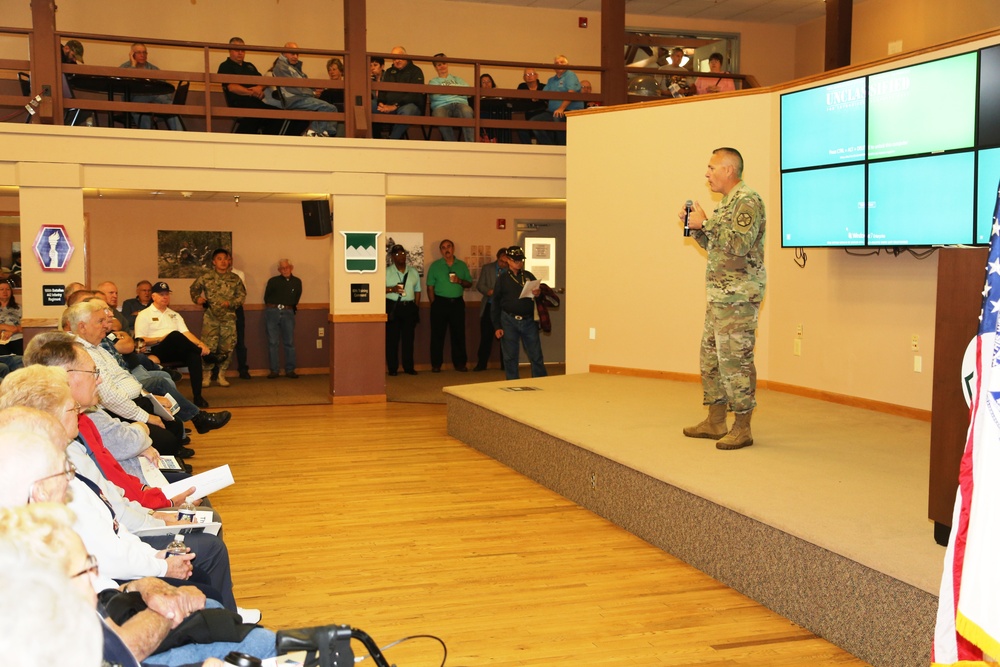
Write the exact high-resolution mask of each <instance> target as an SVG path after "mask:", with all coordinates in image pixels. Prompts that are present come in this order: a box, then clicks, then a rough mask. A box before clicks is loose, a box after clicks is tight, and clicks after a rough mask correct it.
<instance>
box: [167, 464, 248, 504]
mask: <svg viewBox="0 0 1000 667" xmlns="http://www.w3.org/2000/svg"><path fill="white" fill-rule="evenodd" d="M234 483H235V480H234V479H233V472H232V471H231V470H230V469H229V464H226V465H224V466H219V467H218V468H212V469H211V470H207V471H205V472H202V473H198V474H197V475H192V476H191V477H186V478H184V479H182V480H180V481H179V482H174V483H173V484H168V485H167V486H165V487H163V494H164V495H165V496H166V497H167V498H173V497H174V496H178V495H180V494H182V493H184V492H185V491H187V490H188V489H190V488H191V487H192V486H193V487H195V488H194V493H192V494H191V496H190V498H191V499H192V500H198V499H199V498H204V497H205V496H207V495H208V494H210V493H215V492H216V491H218V490H219V489H224V488H226V487H227V486H229V485H230V484H234Z"/></svg>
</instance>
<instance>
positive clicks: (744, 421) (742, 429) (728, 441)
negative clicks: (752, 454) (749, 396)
mask: <svg viewBox="0 0 1000 667" xmlns="http://www.w3.org/2000/svg"><path fill="white" fill-rule="evenodd" d="M751 415H753V410H750V411H749V412H737V413H736V422H735V423H734V424H733V429H732V430H731V431H729V433H727V434H726V437H724V438H722V439H721V440H719V441H718V442H717V443H715V447H716V449H740V448H741V447H749V446H750V445H752V444H753V435H752V434H751V433H750V417H751Z"/></svg>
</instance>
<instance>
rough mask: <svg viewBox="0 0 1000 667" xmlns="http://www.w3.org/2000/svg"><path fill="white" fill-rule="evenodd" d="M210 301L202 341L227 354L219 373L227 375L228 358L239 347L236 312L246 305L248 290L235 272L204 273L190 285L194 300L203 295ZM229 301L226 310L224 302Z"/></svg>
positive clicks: (212, 349)
mask: <svg viewBox="0 0 1000 667" xmlns="http://www.w3.org/2000/svg"><path fill="white" fill-rule="evenodd" d="M203 293H204V297H205V298H206V299H208V308H206V309H205V316H204V318H203V319H202V329H201V341H202V342H203V343H205V345H206V346H208V349H209V350H210V351H211V352H215V353H217V354H220V355H226V357H225V359H223V360H222V362H220V363H219V364H218V367H217V368H218V371H216V370H214V369H213V371H212V375H213V376H214V375H216V373H217V372H218V373H220V374H224V373H225V372H226V369H227V368H229V361H230V357H229V355H230V354H232V351H233V348H234V347H236V309H237V308H239V307H240V306H242V305H243V301H244V300H246V298H247V290H246V288H245V287H244V286H243V281H242V280H240V278H239V276H237V275H236V274H235V273H233V272H232V271H226V272H225V273H219V272H218V271H215V270H212V271H208V272H206V273H203V274H202V275H201V277H200V278H198V279H197V280H195V281H194V282H193V283H191V300H192V301H194V302H196V303H197V301H198V297H199V296H202V295H203ZM226 301H228V302H229V305H228V306H227V307H224V306H223V305H222V304H223V302H226Z"/></svg>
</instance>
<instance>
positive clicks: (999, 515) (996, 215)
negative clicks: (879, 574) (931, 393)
mask: <svg viewBox="0 0 1000 667" xmlns="http://www.w3.org/2000/svg"><path fill="white" fill-rule="evenodd" d="M998 315H1000V185H998V187H997V202H996V206H995V207H994V209H993V228H992V231H991V233H990V255H989V260H988V262H987V265H986V285H985V287H984V288H983V310H982V314H981V315H980V318H979V319H980V322H979V333H978V335H977V336H976V374H975V377H974V378H973V381H972V400H971V406H970V416H971V419H970V424H969V433H968V435H967V437H966V440H965V451H964V453H963V454H962V465H961V468H960V469H959V473H958V493H957V494H956V498H955V512H954V515H953V517H952V524H951V539H950V540H949V542H948V550H947V551H946V552H945V562H944V573H943V574H942V577H941V592H940V596H939V600H938V615H937V627H936V628H935V631H934V649H933V652H932V654H931V661H932V663H933V664H934V665H955V664H958V663H961V664H963V665H968V664H971V663H972V662H978V661H982V660H983V659H984V656H992V657H997V656H1000V335H998V332H997V316H998ZM963 661H966V662H963Z"/></svg>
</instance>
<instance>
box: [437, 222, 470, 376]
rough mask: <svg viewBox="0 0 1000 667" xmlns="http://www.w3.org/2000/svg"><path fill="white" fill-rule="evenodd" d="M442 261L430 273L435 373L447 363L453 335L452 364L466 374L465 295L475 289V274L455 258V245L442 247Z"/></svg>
mask: <svg viewBox="0 0 1000 667" xmlns="http://www.w3.org/2000/svg"><path fill="white" fill-rule="evenodd" d="M438 248H439V249H440V250H441V259H439V260H437V261H435V262H434V263H433V264H431V265H430V268H428V269H427V298H428V299H430V302H431V370H432V371H433V372H435V373H440V372H441V362H442V361H443V360H444V337H445V334H446V333H448V332H449V331H450V336H451V361H452V363H453V364H455V370H456V371H459V372H462V373H464V372H465V371H466V370H468V369H466V367H465V363H466V361H467V359H468V357H467V355H466V353H465V299H464V298H463V296H462V294H463V293H464V291H465V290H466V289H468V288H470V287H472V274H471V273H469V267H468V266H467V265H466V263H465V262H463V261H462V260H460V259H458V258H457V257H455V244H454V243H452V242H451V241H449V240H448V239H445V240H443V241H441V245H440V246H438Z"/></svg>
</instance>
